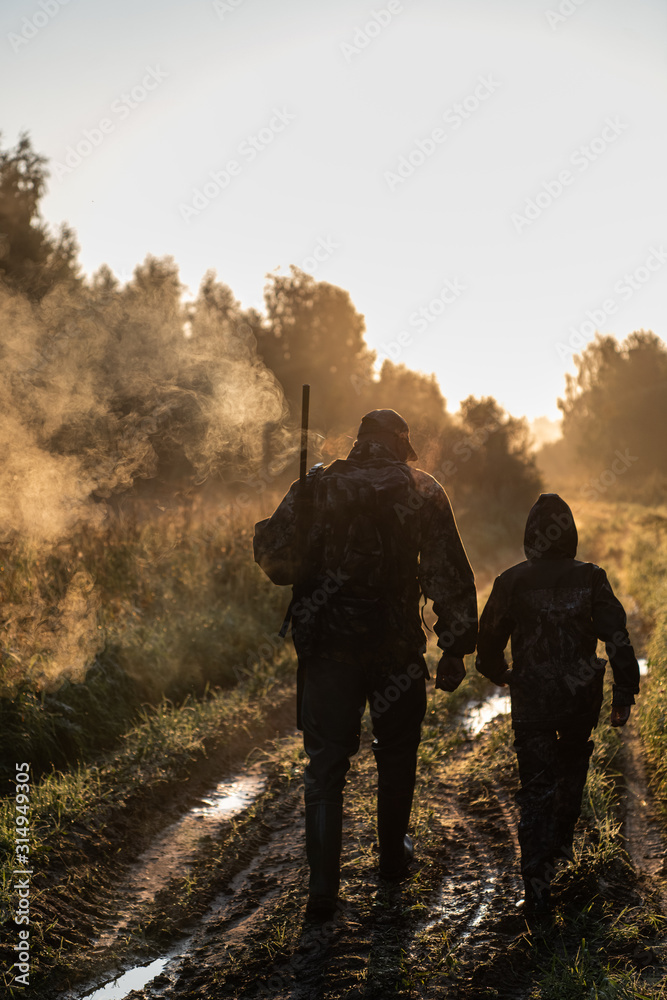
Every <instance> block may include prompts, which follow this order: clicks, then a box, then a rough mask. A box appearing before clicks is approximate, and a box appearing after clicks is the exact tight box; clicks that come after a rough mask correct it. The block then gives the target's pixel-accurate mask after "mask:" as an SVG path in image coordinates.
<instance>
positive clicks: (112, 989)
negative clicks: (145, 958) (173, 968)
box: [79, 958, 169, 1000]
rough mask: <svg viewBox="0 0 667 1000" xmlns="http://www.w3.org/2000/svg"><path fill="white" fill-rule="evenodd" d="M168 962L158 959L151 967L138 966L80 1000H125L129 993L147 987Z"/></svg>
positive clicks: (85, 994) (81, 996)
mask: <svg viewBox="0 0 667 1000" xmlns="http://www.w3.org/2000/svg"><path fill="white" fill-rule="evenodd" d="M168 962H169V959H168V958H157V959H156V960H155V961H154V962H151V964H150V965H138V966H136V967H135V968H134V969H130V970H129V972H125V973H123V975H122V976H119V977H118V978H117V979H113V980H112V981H111V982H109V983H107V984H106V985H105V986H102V987H100V988H99V989H95V990H94V991H93V992H90V993H81V994H79V996H80V1000H124V997H126V996H127V995H128V993H131V992H132V991H133V990H142V989H143V988H144V986H147V985H148V983H150V982H151V981H152V980H153V979H155V977H156V976H158V975H159V974H160V973H161V972H162V971H163V969H164V967H165V966H166V965H167V963H168Z"/></svg>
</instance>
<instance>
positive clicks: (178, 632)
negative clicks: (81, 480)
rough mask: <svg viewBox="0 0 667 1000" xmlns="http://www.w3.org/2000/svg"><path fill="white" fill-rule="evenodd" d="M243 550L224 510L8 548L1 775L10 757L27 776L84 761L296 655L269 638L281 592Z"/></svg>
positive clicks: (242, 536) (245, 541)
mask: <svg viewBox="0 0 667 1000" xmlns="http://www.w3.org/2000/svg"><path fill="white" fill-rule="evenodd" d="M250 549H251V537H250V532H249V530H248V529H247V528H244V527H242V526H240V525H239V524H238V523H237V520H236V517H235V516H234V514H233V512H232V513H231V514H230V513H229V512H225V511H223V512H222V513H221V514H219V515H218V516H217V517H215V516H214V515H211V516H210V519H208V518H206V517H205V516H204V515H203V514H202V515H200V516H195V515H194V514H193V513H192V511H187V510H183V511H180V512H171V513H170V514H169V515H168V516H165V517H164V518H163V519H162V518H161V519H156V518H155V516H154V515H151V517H150V519H148V520H146V521H140V520H139V519H137V520H136V521H135V522H134V523H132V524H129V525H128V524H127V523H125V524H121V523H119V522H115V523H112V524H111V525H110V526H109V527H108V528H107V529H106V530H105V531H99V530H96V529H90V528H82V529H80V530H79V531H78V532H77V533H76V534H75V535H74V536H73V538H71V539H70V540H69V541H68V542H61V543H59V544H58V545H56V546H53V547H51V548H50V550H49V551H48V552H47V553H46V554H45V552H44V550H43V549H40V550H38V549H36V548H34V547H32V548H29V547H28V546H27V545H25V544H23V543H20V542H18V541H17V542H15V544H14V545H13V546H10V547H6V548H5V551H4V552H3V553H2V560H3V567H2V569H3V572H2V574H1V575H0V592H1V598H2V607H3V618H4V624H3V626H2V639H3V648H2V659H1V661H0V662H1V663H2V668H3V673H2V688H1V689H0V690H1V691H2V698H1V700H0V720H1V721H2V724H3V730H4V735H5V738H6V739H7V740H8V741H9V742H8V745H9V746H11V747H12V758H11V761H10V760H9V759H8V757H7V755H5V756H4V757H3V766H4V767H5V768H6V769H8V770H5V772H4V777H5V779H7V777H8V776H9V775H10V774H11V773H13V771H12V766H13V765H12V762H13V760H14V758H16V759H17V760H29V761H30V762H31V766H32V768H33V773H34V774H36V775H39V774H40V773H43V772H45V771H47V770H49V769H50V767H51V766H55V767H58V768H62V767H64V766H66V765H67V764H73V763H75V762H81V761H85V760H89V759H91V757H92V756H94V755H95V754H96V753H98V752H100V751H101V750H103V749H105V748H108V747H109V746H111V745H113V743H114V741H115V740H116V739H117V738H118V737H119V736H120V734H121V733H123V732H124V731H125V730H126V729H127V728H128V726H129V725H130V724H131V721H132V719H133V718H136V717H137V715H138V712H139V711H140V710H141V706H142V705H143V704H146V703H147V704H150V703H159V702H160V701H161V699H162V698H163V697H165V696H166V697H168V698H170V699H171V700H173V701H175V702H180V701H182V700H183V699H184V698H185V697H186V696H191V697H192V696H202V695H203V694H204V692H205V691H206V690H208V691H209V692H210V691H212V690H215V689H216V688H230V687H232V686H233V685H234V684H236V683H237V682H238V681H239V680H241V681H244V682H246V683H248V682H252V683H253V684H254V685H255V688H260V687H261V685H262V684H263V683H264V681H263V680H262V678H263V677H265V676H266V677H267V678H270V677H271V673H272V672H271V666H270V665H271V663H272V662H273V660H274V659H275V658H276V657H283V658H284V657H285V656H288V657H289V656H291V655H292V652H291V644H289V643H286V644H285V643H283V641H282V640H281V639H279V638H278V637H277V630H278V627H279V625H280V622H281V621H282V616H283V614H284V609H285V606H286V604H287V600H288V596H287V592H286V590H284V589H281V588H277V587H273V586H272V585H271V584H270V583H269V581H268V580H267V579H266V578H265V577H264V575H263V574H262V573H261V571H260V570H259V569H258V568H257V566H255V564H254V563H253V562H252V559H251V557H250ZM81 580H83V581H85V586H84V587H82V586H81V582H80V581H81ZM82 591H83V594H84V598H85V599H83V600H81V599H80V598H81V594H82ZM73 595H74V596H73ZM272 636H273V639H271V637H272ZM26 663H27V664H28V666H27V669H26V667H25V664H26Z"/></svg>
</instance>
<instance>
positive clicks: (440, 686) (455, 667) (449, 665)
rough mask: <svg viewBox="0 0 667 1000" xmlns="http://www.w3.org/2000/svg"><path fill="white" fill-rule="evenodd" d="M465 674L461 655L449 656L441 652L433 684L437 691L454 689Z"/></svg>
mask: <svg viewBox="0 0 667 1000" xmlns="http://www.w3.org/2000/svg"><path fill="white" fill-rule="evenodd" d="M465 675H466V668H465V666H464V665H463V658H462V657H461V656H450V655H449V653H443V654H442V656H441V657H440V663H439V664H438V671H437V674H436V678H435V686H436V689H437V690H438V691H456V689H457V687H458V686H459V684H460V683H461V681H462V680H463V678H464V677H465Z"/></svg>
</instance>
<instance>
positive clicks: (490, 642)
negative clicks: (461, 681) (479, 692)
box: [475, 576, 514, 684]
mask: <svg viewBox="0 0 667 1000" xmlns="http://www.w3.org/2000/svg"><path fill="white" fill-rule="evenodd" d="M508 603H509V602H508V599H507V594H506V591H505V587H504V585H503V581H502V579H501V577H499V576H498V577H496V579H495V581H494V583H493V589H492V590H491V593H490V595H489V599H488V601H487V602H486V607H485V608H484V610H483V611H482V617H481V618H480V620H479V637H478V640H477V659H476V660H475V667H476V668H477V670H479V672H480V674H484V676H485V677H488V678H489V680H491V681H493V683H494V684H504V683H505V674H506V671H507V662H506V660H505V653H504V650H505V646H506V645H507V643H508V641H509V638H510V635H511V633H512V629H513V627H514V621H513V619H512V618H511V616H510V614H509V608H508Z"/></svg>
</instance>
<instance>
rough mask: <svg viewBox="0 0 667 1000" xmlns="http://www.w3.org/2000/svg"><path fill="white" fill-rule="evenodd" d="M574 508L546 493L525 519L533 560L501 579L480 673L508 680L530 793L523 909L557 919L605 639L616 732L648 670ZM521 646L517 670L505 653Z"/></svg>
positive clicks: (520, 798) (525, 810) (525, 802)
mask: <svg viewBox="0 0 667 1000" xmlns="http://www.w3.org/2000/svg"><path fill="white" fill-rule="evenodd" d="M577 544H578V536H577V529H576V525H575V523H574V518H573V516H572V511H571V510H570V508H569V506H568V505H567V504H566V503H565V501H564V500H562V499H561V497H559V496H558V494H556V493H543V494H542V495H541V496H540V497H539V499H538V500H537V501H536V503H535V504H534V505H533V507H532V509H531V511H530V513H529V515H528V520H527V522H526V529H525V535H524V551H525V553H526V561H525V562H521V563H518V564H517V565H516V566H512V567H511V568H510V569H508V570H505V572H504V573H502V574H501V575H500V576H499V577H497V579H496V580H495V582H494V584H493V589H492V591H491V594H490V596H489V599H488V601H487V604H486V607H485V608H484V610H483V612H482V615H481V618H480V625H479V638H478V642H477V660H476V667H477V670H479V671H480V672H481V673H482V674H484V675H485V676H486V677H488V678H490V679H491V680H492V681H494V683H496V684H500V685H504V684H509V687H510V692H511V699H512V726H513V729H514V736H515V740H514V747H515V750H516V754H517V762H518V765H519V777H520V783H521V788H520V790H519V792H518V793H517V802H518V804H519V809H520V820H519V844H520V847H521V874H522V876H523V882H524V892H525V905H526V910H527V912H529V913H537V914H540V913H548V912H549V910H550V907H551V895H550V887H549V886H550V881H551V878H552V876H553V874H554V861H555V860H556V859H557V858H559V857H566V858H569V857H571V855H572V841H573V836H574V827H575V824H576V822H577V819H578V817H579V813H580V811H581V796H582V793H583V789H584V785H585V783H586V776H587V773H588V765H589V760H590V756H591V753H592V751H593V741H592V740H591V738H590V737H591V731H592V730H593V729H594V728H595V727H596V726H597V723H598V718H599V715H600V708H601V706H602V696H603V677H604V671H605V666H606V661H605V660H604V659H601V658H598V657H597V655H596V648H597V640H598V639H601V640H602V641H603V642H604V643H605V644H606V651H607V656H608V657H609V661H610V663H611V667H612V671H613V675H614V689H613V707H612V711H611V724H612V726H623V725H625V723H626V722H627V720H628V718H629V716H630V707H631V706H632V705H633V704H634V701H635V699H634V696H635V695H636V694H638V693H639V666H638V664H637V659H636V657H635V654H634V650H633V648H632V645H631V644H630V638H629V636H628V631H627V628H626V616H625V611H624V610H623V607H622V605H621V603H620V602H619V601H618V600H617V598H616V597H615V596H614V593H613V591H612V588H611V586H610V584H609V581H608V579H607V575H606V573H605V572H604V570H603V569H601V568H600V567H599V566H596V565H594V564H593V563H588V562H580V561H579V560H577V559H576V558H575V556H576V553H577ZM509 639H511V640H512V659H513V663H512V669H511V670H510V669H508V666H507V663H506V661H505V657H504V652H503V651H504V649H505V646H506V645H507V642H508V640H509Z"/></svg>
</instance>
